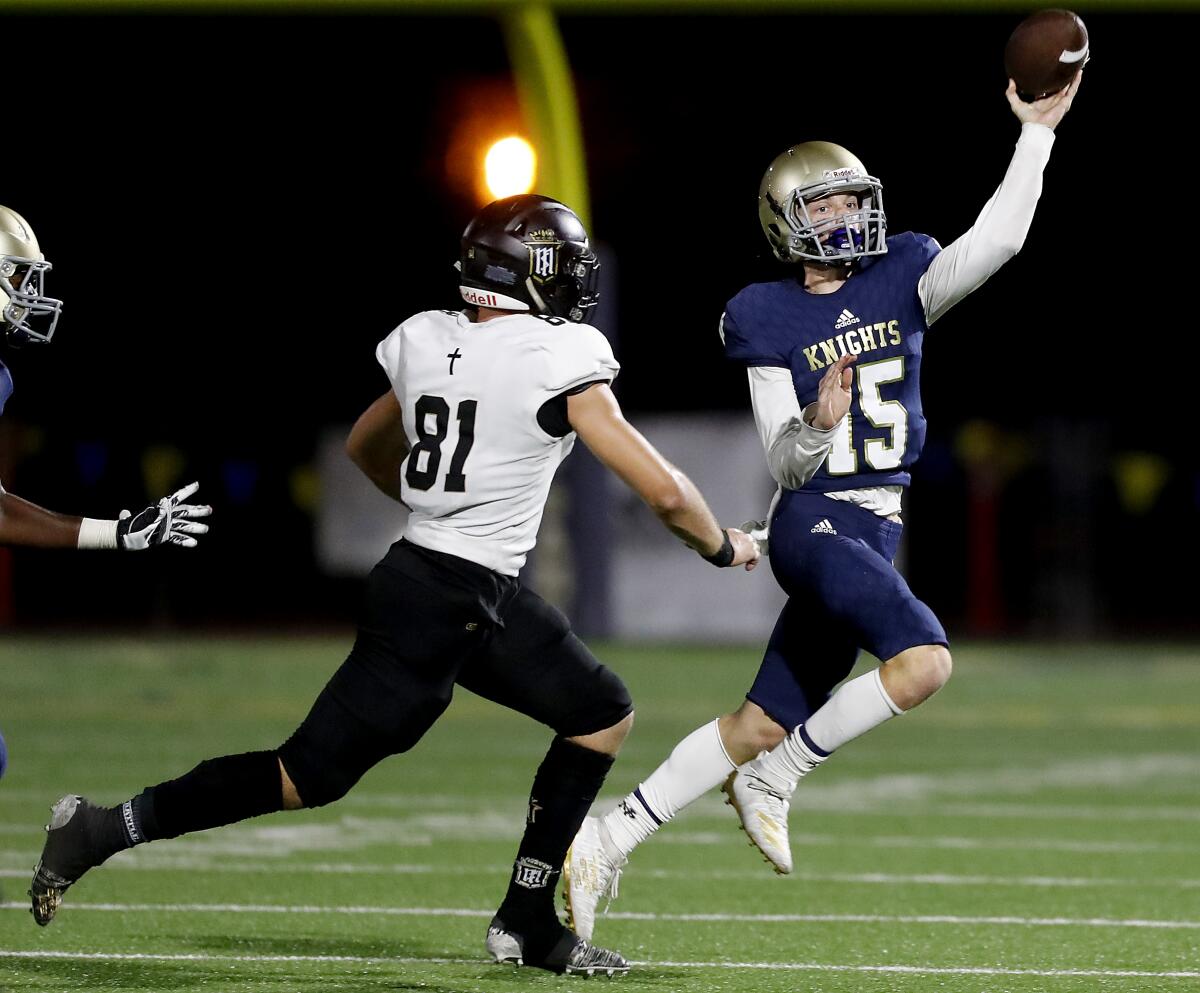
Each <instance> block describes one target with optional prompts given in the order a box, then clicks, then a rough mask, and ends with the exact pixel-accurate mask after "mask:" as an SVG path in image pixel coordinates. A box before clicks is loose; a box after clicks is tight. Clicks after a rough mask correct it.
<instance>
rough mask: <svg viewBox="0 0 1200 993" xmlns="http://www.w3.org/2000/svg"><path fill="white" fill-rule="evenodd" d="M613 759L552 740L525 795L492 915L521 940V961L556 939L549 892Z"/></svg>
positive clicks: (541, 954)
mask: <svg viewBox="0 0 1200 993" xmlns="http://www.w3.org/2000/svg"><path fill="white" fill-rule="evenodd" d="M612 764H613V758H612V756H611V755H605V754H604V753H602V752H596V751H593V750H592V749H590V748H584V747H583V746H582V745H576V744H575V743H574V742H571V741H567V740H566V739H565V738H555V739H554V741H553V742H552V743H551V745H550V750H549V751H548V752H547V753H546V757H545V758H544V759H543V760H542V764H541V766H540V767H539V768H538V771H537V775H536V776H534V779H533V788H532V789H531V790H530V793H529V816H528V818H527V819H526V821H525V835H524V837H522V838H521V846H520V848H518V849H517V860H516V862H514V863H513V877H512V880H511V881H510V882H509V884H508V892H507V893H506V894H505V896H504V902H503V903H502V904H501V905H500V909H499V910H498V911H497V912H496V913H497V916H498V917H499V918H500V919H501V920H502V921H503V922H504V924H505V926H507V927H508V928H510V929H511V930H513V931H515V932H516V933H518V934H520V935H521V936H522V937H523V938H524V939H525V955H526V959H527V960H528V961H531V962H538V961H541V960H542V959H544V958H545V957H546V955H547V954H548V953H549V952H550V950H551V949H552V948H553V946H554V944H555V943H556V942H557V941H558V940H559V939H560V938H561V937H562V930H563V929H562V926H561V925H560V924H559V923H558V914H557V911H556V909H555V905H554V891H555V889H556V886H557V881H558V877H559V874H560V873H561V872H562V864H563V860H564V859H565V858H566V855H567V849H568V848H569V847H570V845H571V842H572V840H574V838H575V835H576V833H577V832H578V831H579V825H580V824H582V823H583V818H584V817H585V816H586V815H587V812H588V808H589V807H591V805H592V801H594V800H595V799H596V794H597V793H599V792H600V787H601V786H602V785H603V784H604V777H605V776H606V775H608V770H609V769H610V768H611V767H612Z"/></svg>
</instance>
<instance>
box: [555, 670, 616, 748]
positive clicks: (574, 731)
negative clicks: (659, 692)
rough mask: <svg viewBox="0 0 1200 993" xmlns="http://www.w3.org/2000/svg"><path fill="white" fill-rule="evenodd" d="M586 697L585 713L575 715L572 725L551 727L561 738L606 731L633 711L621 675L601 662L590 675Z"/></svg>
mask: <svg viewBox="0 0 1200 993" xmlns="http://www.w3.org/2000/svg"><path fill="white" fill-rule="evenodd" d="M588 701H589V702H588V708H587V713H586V715H584V714H580V715H578V716H577V717H576V718H575V719H574V720H573V721H572V722H571V726H564V727H556V728H555V729H554V730H555V731H557V732H558V733H559V734H560V735H561V736H562V737H564V738H578V737H581V736H582V735H586V734H595V733H596V732H597V731H605V730H607V729H608V728H610V727H612V726H613V725H614V724H620V723H621V721H623V720H624V719H625V718H626V717H628V716H629V715H630V714H632V713H633V697H632V696H630V695H629V690H628V689H627V688H626V686H625V684H624V683H623V682H622V681H621V677H620V676H618V675H617V674H616V673H615V672H613V671H612V670H611V669H608V668H606V667H604V666H600V667H599V668H598V669H597V671H596V672H595V673H594V674H593V676H592V682H591V686H590V687H589V693H588Z"/></svg>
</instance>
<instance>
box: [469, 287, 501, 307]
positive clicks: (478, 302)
mask: <svg viewBox="0 0 1200 993" xmlns="http://www.w3.org/2000/svg"><path fill="white" fill-rule="evenodd" d="M462 295H463V299H464V300H466V301H467V303H473V304H475V306H477V307H496V306H499V304H498V303H497V301H496V294H495V293H485V292H483V290H477V289H474V288H472V287H470V286H464V287H463V288H462Z"/></svg>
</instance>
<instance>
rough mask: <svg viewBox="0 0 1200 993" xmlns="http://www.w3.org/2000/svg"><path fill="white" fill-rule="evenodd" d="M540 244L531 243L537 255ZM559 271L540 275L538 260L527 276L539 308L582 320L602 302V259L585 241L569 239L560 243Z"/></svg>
mask: <svg viewBox="0 0 1200 993" xmlns="http://www.w3.org/2000/svg"><path fill="white" fill-rule="evenodd" d="M537 248H538V246H537V245H536V243H534V244H532V245H530V254H531V255H534V253H535V252H536V250H537ZM557 256H558V257H557V271H556V272H554V273H553V274H551V275H548V276H546V277H539V276H538V274H537V266H536V263H535V264H534V265H531V267H530V270H531V271H530V275H529V276H528V278H526V280H525V286H526V288H527V289H528V290H529V295H530V297H532V298H533V302H534V303H535V304H536V305H537V309H538V311H539V312H541V313H543V314H549V315H550V316H552V317H563V318H566V319H567V320H568V321H573V322H575V323H579V322H580V321H583V320H585V319H586V318H587V316H588V314H589V313H590V312H591V311H592V310H593V309H594V308H595V306H596V304H598V303H599V302H600V290H599V286H600V260H599V258H597V257H596V253H595V252H593V251H592V250H591V249H590V248H588V247H587V246H585V245H580V244H577V243H574V242H567V243H565V244H561V243H560V244H559V245H558V246H557Z"/></svg>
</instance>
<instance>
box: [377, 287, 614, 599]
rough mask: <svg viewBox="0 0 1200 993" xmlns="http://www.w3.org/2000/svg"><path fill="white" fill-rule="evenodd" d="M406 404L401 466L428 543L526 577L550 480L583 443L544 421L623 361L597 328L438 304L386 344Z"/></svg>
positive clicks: (412, 534) (380, 354)
mask: <svg viewBox="0 0 1200 993" xmlns="http://www.w3.org/2000/svg"><path fill="white" fill-rule="evenodd" d="M375 357H376V358H378V359H379V363H380V365H382V366H383V368H384V371H385V372H386V373H387V375H388V379H390V380H391V383H392V389H393V390H394V391H395V394H396V397H397V399H398V400H399V401H400V408H401V410H402V411H403V412H404V433H405V435H406V436H407V437H408V441H409V446H410V450H409V453H408V456H407V457H406V458H405V460H404V462H403V464H402V465H401V467H400V487H401V493H402V496H403V497H404V503H405V505H406V506H407V507H409V509H410V510H411V514H410V515H409V518H408V525H407V526H406V527H405V529H404V535H405V537H406V538H408V539H409V540H410V541H412V542H413V543H414V544H416V545H421V546H422V547H424V548H432V549H435V550H436V551H439V552H447V553H449V554H450V555H457V556H459V557H460V558H464V559H468V560H470V561H471V562H476V563H478V564H479V565H482V566H485V567H487V568H488V569H492V570H493V571H495V572H498V573H502V574H503V575H506V576H515V575H516V574H517V573H518V572H519V571H520V569H521V566H523V565H524V564H525V556H526V555H527V554H528V553H529V550H530V549H531V548H533V546H534V543H535V541H536V540H537V530H538V525H539V524H540V523H541V520H542V511H543V509H544V508H545V505H546V497H547V495H548V494H549V492H550V482H551V480H552V479H553V478H554V472H555V470H556V469H557V468H558V466H559V463H561V462H562V460H563V459H564V458H566V456H567V454H568V453H569V452H570V451H571V448H572V446H573V445H574V444H575V435H574V433H568V434H566V435H565V436H563V437H557V436H555V435H553V434H549V433H547V431H546V430H544V429H543V428H542V427H541V426H540V425H539V423H538V411H539V410H541V408H542V406H543V405H544V404H545V403H546V402H547V401H549V400H552V399H554V398H555V397H558V396H560V395H562V394H564V393H568V392H570V391H571V390H572V389H575V388H577V387H580V386H583V385H584V384H586V383H594V382H611V381H612V379H613V378H614V377H615V376H616V374H617V370H618V369H619V368H620V366H618V365H617V361H616V359H614V358H613V354H612V348H611V347H610V346H609V344H608V340H607V339H606V338H605V337H604V335H602V334H601V333H600V332H599V331H597V330H596V329H595V328H594V327H591V326H590V325H587V324H571V323H569V322H567V321H563V320H560V319H558V318H549V319H548V318H543V317H537V316H534V315H532V314H506V315H505V316H503V317H494V318H492V319H491V320H488V321H482V322H479V323H475V322H472V321H471V319H470V318H469V317H468V316H467V315H466V314H465V313H463V312H459V311H445V310H429V311H425V312H424V313H422V314H417V315H416V316H415V317H413V318H411V319H409V320H407V321H405V322H404V323H403V324H401V325H400V326H399V327H398V328H396V330H395V331H393V332H392V333H391V334H390V335H388V336H387V338H385V339H384V340H383V341H382V342H380V344H379V347H378V348H377V349H376V350H375Z"/></svg>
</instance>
